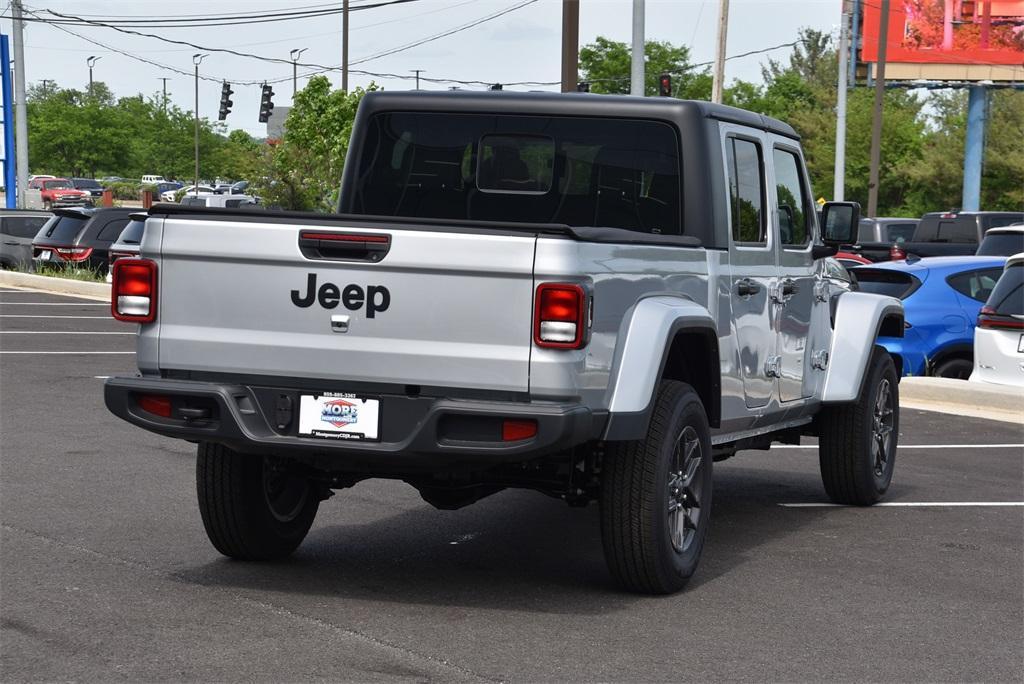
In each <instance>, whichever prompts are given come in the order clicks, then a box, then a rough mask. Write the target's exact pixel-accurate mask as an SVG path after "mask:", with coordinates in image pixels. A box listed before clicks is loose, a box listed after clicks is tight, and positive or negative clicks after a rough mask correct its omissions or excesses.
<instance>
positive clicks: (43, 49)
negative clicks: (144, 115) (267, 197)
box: [0, 0, 841, 136]
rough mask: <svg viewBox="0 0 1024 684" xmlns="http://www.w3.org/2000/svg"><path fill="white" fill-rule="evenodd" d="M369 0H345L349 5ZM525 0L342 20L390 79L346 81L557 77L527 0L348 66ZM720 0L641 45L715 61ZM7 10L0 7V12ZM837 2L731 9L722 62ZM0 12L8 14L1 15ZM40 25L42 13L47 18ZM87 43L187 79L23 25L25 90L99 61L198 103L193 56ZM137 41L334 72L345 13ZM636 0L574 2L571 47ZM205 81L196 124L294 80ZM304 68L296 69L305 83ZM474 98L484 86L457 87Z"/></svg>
mask: <svg viewBox="0 0 1024 684" xmlns="http://www.w3.org/2000/svg"><path fill="white" fill-rule="evenodd" d="M372 1H373V0H351V6H352V7H353V8H355V7H358V6H359V5H360V4H367V3H369V2H372ZM523 2H524V0H415V1H413V2H406V3H402V4H396V5H394V6H390V7H379V8H374V9H367V10H362V11H352V12H351V13H350V47H349V61H350V63H351V64H352V67H351V68H352V69H361V70H365V71H369V72H374V73H377V74H395V75H403V76H408V77H410V78H409V79H408V80H406V79H399V78H393V77H373V76H367V75H362V74H355V73H352V74H350V76H349V86H350V87H355V86H366V85H368V84H369V83H370V82H371V81H373V82H376V83H377V84H378V85H381V86H383V87H384V88H385V89H387V90H405V89H410V88H412V87H414V81H413V80H411V77H412V76H413V74H412V73H411V70H413V69H421V70H423V71H422V75H423V76H424V77H430V78H439V79H458V80H477V81H486V82H505V83H509V82H515V81H538V82H547V81H558V79H559V75H560V59H561V46H560V39H561V7H562V2H561V0H536V1H535V2H533V3H532V4H529V5H527V6H525V7H522V8H519V9H516V10H514V11H510V12H508V13H507V14H504V15H502V16H499V17H497V18H495V19H493V20H490V21H487V22H484V23H481V24H479V25H477V26H474V27H471V28H468V29H466V30H464V31H461V32H458V33H454V34H452V35H449V36H446V37H442V38H439V39H437V40H433V41H431V42H427V43H425V44H423V45H420V46H418V47H413V48H411V49H408V50H405V51H402V52H398V53H395V54H391V55H388V56H384V57H379V58H376V59H371V60H369V61H366V62H363V63H360V64H355V62H357V61H358V60H360V59H363V58H366V57H372V56H374V55H376V54H377V53H380V52H384V51H387V50H389V49H391V48H395V47H399V46H403V45H406V44H409V43H413V42H417V41H419V40H421V39H424V38H429V37H431V36H434V35H436V34H439V33H444V32H446V31H448V30H450V29H453V28H456V27H459V26H462V25H465V24H468V23H471V22H473V21H475V20H478V19H482V18H484V17H487V16H488V15H491V14H495V13H498V12H501V11H503V10H506V9H509V8H512V7H515V6H516V5H519V4H522V3H523ZM718 4H719V3H718V0H647V1H646V36H647V38H648V39H649V40H665V41H669V42H671V43H673V44H682V45H686V46H688V47H689V48H690V50H691V58H692V60H693V61H694V62H706V61H710V60H711V59H712V58H713V55H714V46H715V31H716V24H717V15H718ZM5 5H7V0H0V8H2V7H4V6H5ZM340 5H341V0H334V2H327V0H245V1H244V2H242V1H237V0H220V1H218V2H210V1H209V0H202V1H200V0H175V1H174V2H166V1H164V0H155V1H154V0H131V1H127V2H125V1H122V0H114V1H106V0H88V1H84V0H72V1H69V0H64V1H50V0H26V1H25V3H24V6H25V7H26V9H27V10H32V11H36V12H39V11H41V10H45V9H49V10H53V11H55V12H59V13H62V14H68V15H75V16H80V17H86V16H87V15H88V17H87V18H89V19H92V20H101V19H102V18H110V17H119V18H128V17H134V18H145V17H149V18H157V17H178V16H195V15H200V16H202V15H204V14H205V15H224V14H229V13H238V12H245V13H251V12H272V11H275V10H279V11H289V10H296V9H298V8H306V7H310V6H316V7H330V6H339V7H340ZM840 7H841V1H840V0H802V1H799V2H794V1H787V0H731V2H730V21H729V33H728V41H727V48H726V54H727V55H735V54H739V53H742V52H748V51H751V50H757V49H761V48H767V47H771V46H773V45H778V44H780V43H786V42H789V41H792V40H795V39H796V38H797V32H798V31H799V29H801V28H803V27H811V28H815V29H818V30H823V31H829V32H832V33H836V32H837V31H838V22H839V14H840ZM2 14H3V15H5V16H9V15H10V11H9V10H8V9H4V10H3V11H2ZM41 16H43V17H44V18H46V17H48V16H49V15H46V14H45V13H43V14H42V15H41ZM0 28H2V30H3V32H4V33H8V34H9V33H10V32H11V22H10V20H9V19H4V20H2V21H0ZM66 28H67V29H68V30H70V31H74V32H75V33H78V34H80V35H81V36H82V37H83V38H85V39H89V40H93V41H97V42H99V43H104V44H106V45H108V46H111V47H114V48H117V49H119V50H122V51H124V52H127V53H130V54H132V55H136V56H138V57H141V58H144V59H147V60H150V61H152V62H157V63H159V64H161V65H165V66H166V67H173V68H175V69H178V70H180V71H183V72H186V73H185V74H182V73H175V72H172V71H170V70H169V69H167V68H165V67H163V66H156V65H153V64H148V63H143V62H140V61H137V60H135V59H132V58H130V57H127V56H124V55H121V54H118V53H116V52H114V51H111V50H108V49H106V48H104V47H100V46H98V45H96V44H93V43H90V42H87V40H85V39H83V38H79V37H76V36H73V35H69V34H68V33H66V32H62V31H61V30H60V29H59V28H57V27H54V26H50V25H46V24H41V23H35V22H32V23H27V24H26V29H25V60H26V69H25V73H26V76H27V79H28V83H30V84H31V83H36V84H38V83H39V82H40V81H41V80H42V79H50V80H53V81H56V82H57V84H58V85H59V86H61V87H74V88H80V89H84V88H86V87H87V85H88V80H89V70H88V67H87V65H86V59H87V58H88V57H89V56H98V57H100V59H99V60H97V61H96V64H95V68H94V79H95V80H97V81H103V82H105V83H106V84H107V85H108V86H109V87H110V88H111V90H112V91H113V92H114V94H115V95H117V96H131V95H136V94H138V93H143V94H146V95H154V94H156V93H158V92H159V91H160V90H161V89H162V87H163V85H162V82H161V81H160V78H162V77H168V78H170V81H168V82H167V89H168V96H169V99H170V100H171V101H172V102H173V103H175V104H177V105H178V106H180V107H182V108H184V109H189V110H191V109H192V107H193V100H194V77H193V76H192V73H193V69H194V67H193V64H192V55H193V54H195V53H196V52H199V50H197V49H195V48H193V47H189V46H184V45H175V44H170V43H166V42H162V41H160V40H157V39H154V38H147V37H140V36H133V35H126V34H124V33H119V32H117V31H115V30H113V29H110V28H105V27H101V26H89V27H80V26H73V27H66ZM136 29H137V30H139V31H141V32H145V33H153V34H158V35H160V36H163V37H166V38H170V39H174V40H183V41H188V42H190V43H194V44H196V45H200V46H203V47H212V48H221V49H233V50H237V51H240V52H249V53H253V54H256V55H260V56H264V57H275V58H278V59H283V60H288V59H289V52H290V50H292V49H299V48H307V50H306V52H305V53H303V54H302V57H301V60H300V62H301V63H307V64H315V65H324V66H338V65H340V64H341V46H342V22H341V16H340V14H338V15H328V16H325V17H317V18H308V19H301V20H291V21H275V22H273V23H263V24H252V25H244V26H231V27H223V26H222V27H206V28H187V29H183V28H177V29H176V28H163V27H161V26H160V25H159V24H147V25H144V26H138V27H136ZM631 32H632V1H631V0H580V44H581V45H583V44H586V43H589V42H592V41H593V40H594V39H595V38H596V37H597V36H604V37H606V38H610V39H612V40H619V41H623V42H629V41H630V40H631V35H632V33H631ZM788 51H789V48H784V49H780V50H776V51H774V52H770V53H768V54H762V55H755V56H750V57H743V58H739V59H735V60H730V61H729V62H727V65H726V80H727V82H728V81H731V80H733V79H736V78H739V79H743V80H748V81H755V82H759V81H760V65H761V64H762V63H763V62H764V61H765V59H766V58H767V57H769V56H771V57H774V58H776V59H782V58H785V57H786V55H787V54H788ZM205 52H209V56H208V57H205V58H204V60H203V62H202V64H201V65H200V74H201V75H203V76H206V77H209V78H212V79H215V81H205V80H204V81H200V87H199V113H200V116H203V117H208V118H211V119H214V118H216V116H217V109H218V107H219V104H220V87H221V86H220V81H221V80H222V79H227V80H228V81H232V82H234V83H238V82H241V81H262V80H263V79H275V78H286V79H290V77H291V75H292V66H291V64H288V63H267V62H263V61H259V60H256V59H251V58H245V57H239V56H235V55H230V54H227V53H223V52H215V51H209V50H206V51H205ZM310 70H311V69H304V68H303V67H299V74H300V79H299V87H300V88H301V86H302V83H303V80H304V79H302V78H301V74H302V73H303V72H305V71H310ZM328 76H329V77H330V79H331V81H332V83H334V84H335V85H336V86H340V84H341V75H340V72H331V73H329V74H328ZM449 85H452V84H449V83H428V82H423V83H421V87H423V88H431V89H434V88H436V89H447V88H448V87H449ZM233 87H234V90H235V94H234V96H233V98H232V99H233V100H234V107H233V109H232V111H231V114H229V115H228V119H227V122H226V123H227V124H228V127H229V128H231V129H234V128H241V129H244V130H246V131H248V132H249V133H252V134H253V135H256V136H263V135H265V134H266V128H265V125H264V124H261V123H259V122H258V113H259V100H260V88H259V85H250V86H244V85H235V86H233ZM464 87H472V88H480V87H481V86H464ZM519 89H534V90H557V89H558V87H557V86H529V87H522V88H519ZM274 90H275V97H274V103H275V104H276V105H277V106H281V107H284V106H288V105H290V104H291V102H290V100H291V95H292V83H291V81H290V80H288V81H286V82H284V83H279V84H276V85H274Z"/></svg>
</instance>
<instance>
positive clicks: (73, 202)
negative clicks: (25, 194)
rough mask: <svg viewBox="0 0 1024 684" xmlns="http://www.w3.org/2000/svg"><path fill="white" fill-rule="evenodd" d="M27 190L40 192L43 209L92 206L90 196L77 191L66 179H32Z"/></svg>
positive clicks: (84, 191) (83, 191)
mask: <svg viewBox="0 0 1024 684" xmlns="http://www.w3.org/2000/svg"><path fill="white" fill-rule="evenodd" d="M28 187H29V188H34V189H36V190H40V191H41V192H42V195H43V208H44V209H47V210H49V209H56V208H57V207H86V206H92V195H90V194H89V192H88V191H86V190H78V189H77V188H75V185H74V183H72V182H71V181H70V180H68V179H67V178H34V179H32V180H31V181H30V182H29V184H28Z"/></svg>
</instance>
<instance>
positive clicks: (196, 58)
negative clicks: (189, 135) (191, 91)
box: [192, 53, 209, 195]
mask: <svg viewBox="0 0 1024 684" xmlns="http://www.w3.org/2000/svg"><path fill="white" fill-rule="evenodd" d="M204 57H209V55H204V54H201V53H196V54H194V55H192V63H193V64H195V65H196V108H195V112H194V114H193V117H192V118H193V119H195V124H196V176H195V183H193V184H192V193H193V194H194V195H198V194H199V64H200V63H202V61H203V58H204Z"/></svg>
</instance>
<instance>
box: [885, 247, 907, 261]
mask: <svg viewBox="0 0 1024 684" xmlns="http://www.w3.org/2000/svg"><path fill="white" fill-rule="evenodd" d="M889 258H890V259H892V260H893V261H899V260H901V259H906V258H907V253H906V252H905V251H904V250H903V248H902V247H900V246H899V245H893V246H892V247H890V248H889Z"/></svg>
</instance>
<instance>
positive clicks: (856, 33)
mask: <svg viewBox="0 0 1024 684" xmlns="http://www.w3.org/2000/svg"><path fill="white" fill-rule="evenodd" d="M858 47H860V0H853V22H852V27H851V29H850V62H849V64H848V65H847V68H848V69H849V73H848V74H847V75H846V87H847V88H853V87H854V86H855V85H857V48H858Z"/></svg>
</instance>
